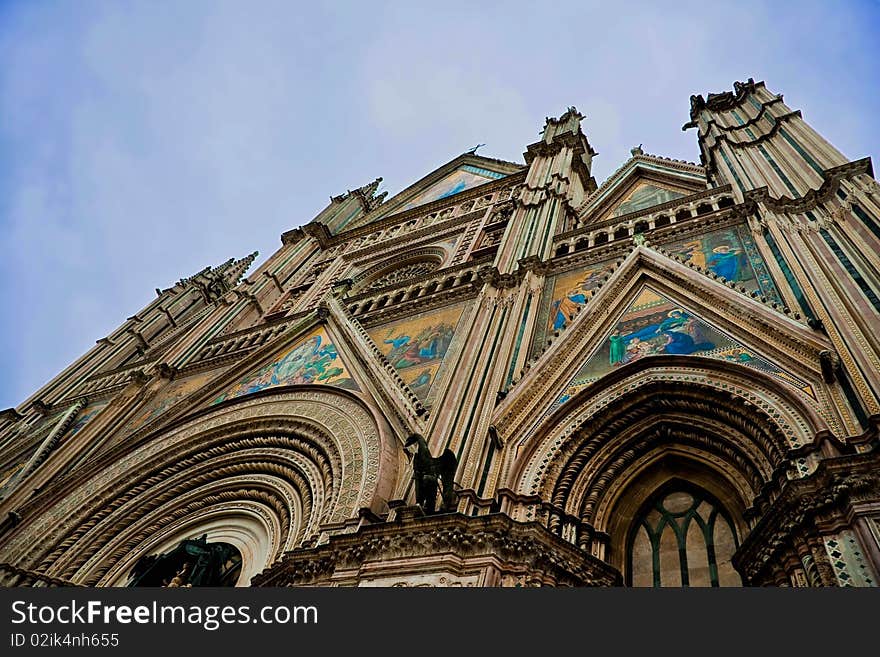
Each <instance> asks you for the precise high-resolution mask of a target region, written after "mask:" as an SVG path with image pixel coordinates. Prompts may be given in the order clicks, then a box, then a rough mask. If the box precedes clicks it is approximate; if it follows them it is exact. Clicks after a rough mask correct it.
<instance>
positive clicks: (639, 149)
mask: <svg viewBox="0 0 880 657" xmlns="http://www.w3.org/2000/svg"><path fill="white" fill-rule="evenodd" d="M629 152H630V153H632V156H633V157H635V156H636V155H644V154H645V151H643V150H642V145H641V144H639V145H638V146H636V147H634V148H631V149H630V151H629Z"/></svg>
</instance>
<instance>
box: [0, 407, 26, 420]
mask: <svg viewBox="0 0 880 657" xmlns="http://www.w3.org/2000/svg"><path fill="white" fill-rule="evenodd" d="M22 418H24V415H22V414H21V413H19V412H18V411H17V410H15V409H14V408H4V409H3V410H2V411H0V422H18V421H19V420H21V419H22Z"/></svg>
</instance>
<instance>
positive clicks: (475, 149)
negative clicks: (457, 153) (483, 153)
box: [465, 144, 486, 155]
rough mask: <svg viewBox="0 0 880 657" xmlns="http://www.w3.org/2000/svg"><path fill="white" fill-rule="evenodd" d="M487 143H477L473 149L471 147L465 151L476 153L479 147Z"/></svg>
mask: <svg viewBox="0 0 880 657" xmlns="http://www.w3.org/2000/svg"><path fill="white" fill-rule="evenodd" d="M485 145H486V144H477V145H476V146H474V147H473V148H472V149H470V150H469V151H465V152H466V153H468V154H470V155H476V153H477V149H478V148H479V147H480V146H485Z"/></svg>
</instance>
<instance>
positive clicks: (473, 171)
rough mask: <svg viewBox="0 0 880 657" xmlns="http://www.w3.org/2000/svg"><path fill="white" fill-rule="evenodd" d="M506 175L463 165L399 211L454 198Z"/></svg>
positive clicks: (417, 195)
mask: <svg viewBox="0 0 880 657" xmlns="http://www.w3.org/2000/svg"><path fill="white" fill-rule="evenodd" d="M504 175H505V174H503V173H496V172H495V171H490V170H489V169H483V168H480V167H475V166H473V165H470V164H463V165H461V166H459V167H458V168H457V169H456V170H455V171H453V172H452V173H450V174H447V175H446V176H445V177H444V178H443V179H442V180H439V181H438V182H436V183H434V184H433V185H430V186H429V187H428V188H427V189H424V190H422V191H421V192H419V193H417V194H416V195H415V196H413V197H412V198H411V199H409V201H408V202H407V203H406V204H405V205H404V206H402V207H401V208H400V210H399V211H403V210H409V209H410V208H414V207H416V206H418V205H424V204H425V203H430V202H431V201H439V200H440V199H442V198H448V197H450V196H454V195H455V194H458V193H460V192H463V191H465V190H467V189H473V188H474V187H477V186H478V185H483V184H485V183H487V182H491V181H493V180H498V179H499V178H504Z"/></svg>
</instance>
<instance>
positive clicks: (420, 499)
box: [406, 433, 458, 513]
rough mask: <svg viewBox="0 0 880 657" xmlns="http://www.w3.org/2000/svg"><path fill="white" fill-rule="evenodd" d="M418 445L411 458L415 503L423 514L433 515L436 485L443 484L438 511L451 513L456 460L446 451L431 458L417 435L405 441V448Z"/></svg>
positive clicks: (450, 452) (448, 450) (426, 445)
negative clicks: (419, 506)
mask: <svg viewBox="0 0 880 657" xmlns="http://www.w3.org/2000/svg"><path fill="white" fill-rule="evenodd" d="M412 445H418V449H417V451H416V454H415V456H414V457H413V480H414V481H415V484H416V503H417V504H419V505H421V507H422V509H423V510H424V511H425V513H434V507H435V505H436V501H437V488H438V483H442V484H443V489H442V498H443V502H442V505H441V507H440V511H452V510H453V509H454V508H455V491H454V489H453V485H454V478H455V470H456V468H457V467H458V459H457V458H455V454H453V453H452V450H450V449H447V450H446V451H445V452H443V454H441V455H440V456H437V457H434V456H431V452H430V450H429V449H428V441H426V440H425V437H424V436H423V435H421V434H419V433H412V434H410V435H409V438H407V440H406V447H411V446H412Z"/></svg>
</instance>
